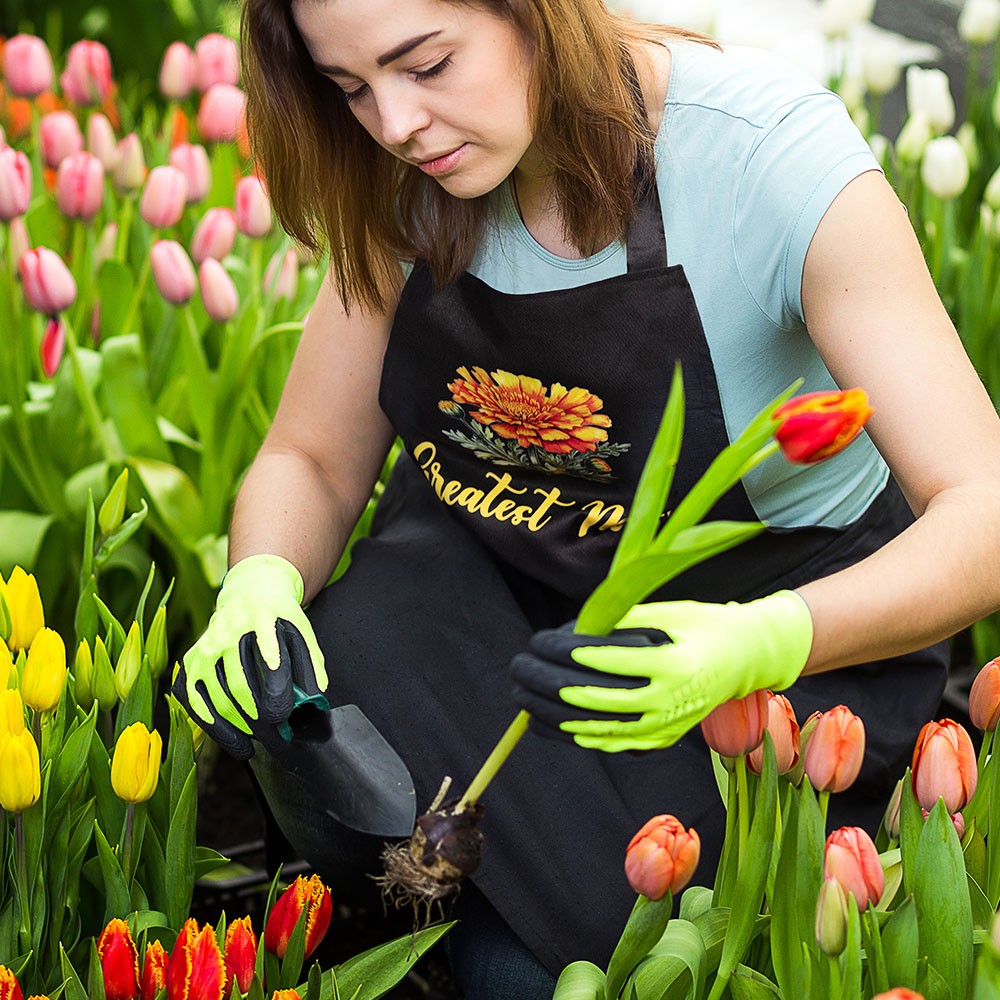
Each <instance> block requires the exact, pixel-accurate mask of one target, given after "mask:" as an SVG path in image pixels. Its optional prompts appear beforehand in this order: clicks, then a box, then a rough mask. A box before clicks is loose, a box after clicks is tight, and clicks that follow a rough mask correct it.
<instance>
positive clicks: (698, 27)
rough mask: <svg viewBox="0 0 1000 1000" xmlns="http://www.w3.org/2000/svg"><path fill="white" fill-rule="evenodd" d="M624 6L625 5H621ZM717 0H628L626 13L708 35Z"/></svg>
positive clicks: (633, 16)
mask: <svg viewBox="0 0 1000 1000" xmlns="http://www.w3.org/2000/svg"><path fill="white" fill-rule="evenodd" d="M623 6H625V5H623ZM717 8H718V0H698V3H688V2H683V3H678V2H676V0H674V2H667V0H629V3H628V5H627V9H628V13H629V14H630V15H631V16H632V18H633V19H634V20H636V21H648V22H649V23H651V24H669V25H671V26H672V27H675V28H686V29H687V30H688V31H700V32H701V33H702V34H703V35H710V34H711V33H712V30H713V28H714V27H715V19H716V15H717V13H718V10H717Z"/></svg>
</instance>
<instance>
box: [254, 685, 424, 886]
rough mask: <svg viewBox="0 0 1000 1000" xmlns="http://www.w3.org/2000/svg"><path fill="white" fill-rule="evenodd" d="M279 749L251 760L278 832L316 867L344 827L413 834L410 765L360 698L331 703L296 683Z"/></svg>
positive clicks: (260, 749) (391, 834)
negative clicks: (283, 742)
mask: <svg viewBox="0 0 1000 1000" xmlns="http://www.w3.org/2000/svg"><path fill="white" fill-rule="evenodd" d="M279 732H281V734H282V736H284V737H285V738H286V739H287V740H288V744H287V746H285V747H283V748H282V749H281V750H279V751H278V752H277V753H269V752H268V751H266V750H264V749H263V747H258V749H257V752H256V754H255V755H254V756H253V757H252V758H251V759H250V767H251V769H252V770H253V773H254V775H255V777H256V778H257V782H258V784H259V785H260V788H261V791H262V792H263V794H264V797H265V798H266V799H267V803H268V805H269V806H270V809H271V812H272V813H273V814H274V818H275V820H276V821H277V823H278V826H279V827H280V828H281V832H282V833H283V834H284V835H285V837H287V838H288V841H289V843H290V844H291V845H292V847H293V848H294V849H295V850H296V851H298V852H299V853H300V855H301V856H302V857H303V858H304V859H305V860H306V861H308V862H309V863H310V864H312V865H313V866H314V867H321V866H322V865H321V862H322V859H323V858H325V857H326V855H327V854H328V853H329V852H330V849H331V844H332V843H334V842H335V841H336V839H337V834H336V830H337V827H338V825H339V826H346V827H349V828H350V829H352V830H358V831H360V832H362V833H368V834H373V835H375V836H378V837H408V836H409V835H410V834H411V833H412V832H413V824H414V821H415V819H416V814H417V800H416V793H415V791H414V788H413V780H412V778H411V777H410V772H409V771H408V770H407V767H406V765H405V764H404V763H403V761H402V759H401V758H400V757H399V755H398V754H397V753H396V751H395V750H393V748H392V747H391V746H390V745H389V744H388V742H386V740H385V737H383V736H382V734H381V733H380V732H379V731H378V730H377V729H376V728H375V726H374V725H372V723H371V722H370V721H369V719H368V717H367V716H366V715H365V714H364V712H362V711H361V709H360V708H358V706H357V705H339V706H337V707H336V708H330V707H329V702H328V701H327V700H326V698H325V697H324V696H323V695H312V696H310V695H308V694H306V692H304V691H302V690H301V689H300V688H298V687H296V688H295V708H294V710H293V711H292V714H291V716H290V717H289V719H288V722H287V723H282V725H281V726H280V727H279Z"/></svg>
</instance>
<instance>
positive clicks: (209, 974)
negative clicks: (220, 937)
mask: <svg viewBox="0 0 1000 1000" xmlns="http://www.w3.org/2000/svg"><path fill="white" fill-rule="evenodd" d="M225 985H226V967H225V964H224V962H223V960H222V952H221V951H220V950H219V943H218V941H217V940H216V938H215V931H214V930H213V928H212V927H211V926H210V925H209V924H206V925H205V926H204V927H203V928H201V929H200V930H199V929H198V921H197V920H194V919H190V920H186V921H185V922H184V926H183V927H182V928H181V932H180V934H179V935H178V936H177V943H176V944H175V945H174V950H173V951H172V952H171V953H170V959H169V961H168V962H167V1000H222V996H223V990H224V989H225Z"/></svg>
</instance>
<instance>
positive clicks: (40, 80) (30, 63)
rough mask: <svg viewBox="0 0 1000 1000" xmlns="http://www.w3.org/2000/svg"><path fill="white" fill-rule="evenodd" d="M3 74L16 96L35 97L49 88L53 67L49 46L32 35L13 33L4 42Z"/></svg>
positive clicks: (50, 86)
mask: <svg viewBox="0 0 1000 1000" xmlns="http://www.w3.org/2000/svg"><path fill="white" fill-rule="evenodd" d="M3 74H4V76H5V77H6V78H7V85H8V86H9V87H10V89H11V92H12V93H13V94H15V95H16V96H18V97H37V96H38V95H39V94H41V93H44V92H45V91H46V90H51V89H52V81H53V78H54V71H53V69H52V56H51V55H50V54H49V47H48V46H47V45H46V44H45V42H44V41H42V39H41V38H36V37H35V36H34V35H14V37H13V38H11V39H9V40H8V41H7V42H5V43H4V47H3Z"/></svg>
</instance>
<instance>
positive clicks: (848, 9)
mask: <svg viewBox="0 0 1000 1000" xmlns="http://www.w3.org/2000/svg"><path fill="white" fill-rule="evenodd" d="M874 12H875V0H823V3H822V4H821V5H820V8H819V27H820V30H821V31H822V32H823V34H824V35H826V36H827V37H828V38H838V37H839V36H841V35H846V34H847V33H848V32H849V31H850V30H851V28H853V27H854V26H855V25H857V24H861V23H862V22H863V21H870V20H871V17H872V14H873V13H874Z"/></svg>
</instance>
